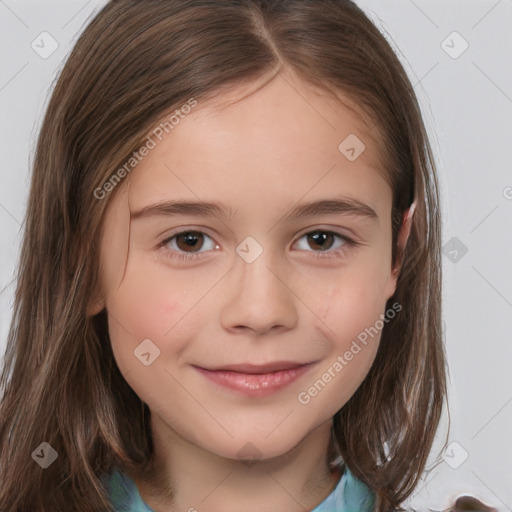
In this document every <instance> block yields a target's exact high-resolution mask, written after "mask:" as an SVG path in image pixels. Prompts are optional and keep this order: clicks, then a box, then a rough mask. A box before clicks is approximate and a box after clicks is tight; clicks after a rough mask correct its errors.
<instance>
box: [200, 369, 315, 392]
mask: <svg viewBox="0 0 512 512" xmlns="http://www.w3.org/2000/svg"><path fill="white" fill-rule="evenodd" d="M314 365H315V362H310V363H298V362H292V361H276V362H274V363H269V364H264V365H254V364H232V365H224V366H222V367H218V368H202V367H200V366H194V368H195V369H196V370H197V371H198V372H199V373H201V374H202V375H203V376H204V377H206V378H207V379H208V380H210V381H213V382H215V383H216V384H218V385H219V386H221V387H223V388H225V389H228V390H231V391H235V392H238V393H241V394H244V395H248V396H253V397H263V396H268V395H270V394H273V393H275V392H277V391H279V390H281V389H283V388H285V387H286V386H288V385H289V384H291V383H292V382H294V381H295V380H297V379H298V378H299V377H301V376H302V375H304V374H305V373H306V372H308V371H309V370H310V369H311V367H312V366H314Z"/></svg>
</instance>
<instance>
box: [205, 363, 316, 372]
mask: <svg viewBox="0 0 512 512" xmlns="http://www.w3.org/2000/svg"><path fill="white" fill-rule="evenodd" d="M307 364H310V363H297V362H295V361H275V362H273V363H267V364H261V365H257V364H250V363H242V364H228V365H223V366H220V367H218V368H203V369H205V370H209V371H211V372H216V371H231V372H239V373H248V374H262V373H272V372H278V371H283V370H291V369H292V368H299V367H301V366H305V365H307Z"/></svg>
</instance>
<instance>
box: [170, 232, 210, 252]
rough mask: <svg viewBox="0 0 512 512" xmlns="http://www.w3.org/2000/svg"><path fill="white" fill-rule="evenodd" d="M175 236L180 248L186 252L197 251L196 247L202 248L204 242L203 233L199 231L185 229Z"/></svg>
mask: <svg viewBox="0 0 512 512" xmlns="http://www.w3.org/2000/svg"><path fill="white" fill-rule="evenodd" d="M173 238H175V239H176V246H177V247H178V249H180V250H181V251H184V252H195V251H194V249H195V250H199V249H201V247H202V245H203V242H204V236H203V234H202V233H199V232H198V231H185V232H184V233H180V234H178V235H175V236H174V237H173Z"/></svg>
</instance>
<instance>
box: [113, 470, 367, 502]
mask: <svg viewBox="0 0 512 512" xmlns="http://www.w3.org/2000/svg"><path fill="white" fill-rule="evenodd" d="M106 488H107V492H108V495H109V499H110V502H111V503H112V505H113V507H114V508H113V511H114V512H155V511H154V510H153V509H152V508H151V507H149V506H148V505H147V504H146V503H145V502H144V501H143V500H142V498H141V496H140V494H139V491H138V489H137V486H136V484H135V482H134V481H133V480H132V479H131V478H129V477H128V476H127V475H125V474H123V473H121V472H120V471H119V470H117V469H114V470H113V471H112V473H111V474H110V477H109V478H108V479H107V480H106ZM373 503H374V494H373V492H372V491H371V490H370V489H369V488H368V487H367V486H366V485H365V484H363V483H362V482H361V481H359V480H358V479H357V478H356V477H355V476H354V475H353V474H352V473H351V472H350V471H349V470H348V468H346V469H345V471H344V473H343V475H342V477H341V478H340V480H339V482H338V484H337V485H336V487H335V488H334V490H333V491H332V493H331V494H329V496H327V498H325V500H324V501H322V503H320V504H319V505H318V506H317V507H315V508H314V509H313V510H312V511H311V512H371V511H372V509H373Z"/></svg>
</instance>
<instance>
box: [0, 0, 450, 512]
mask: <svg viewBox="0 0 512 512" xmlns="http://www.w3.org/2000/svg"><path fill="white" fill-rule="evenodd" d="M283 67H289V68H291V69H293V70H294V71H295V73H297V74H298V75H299V76H300V77H301V78H302V79H303V80H305V81H306V82H307V83H310V84H312V85H316V86H318V87H320V88H322V89H323V90H326V91H331V92H336V91H341V92H343V93H344V94H345V95H346V96H347V97H349V98H350V99H352V100H353V101H354V102H355V103H356V104H357V105H358V106H359V107H360V108H361V110H362V111H364V112H365V113H367V114H368V115H369V116H370V118H371V119H372V120H373V122H374V123H375V125H376V126H377V128H378V129H379V131H380V133H381V135H382V138H383V141H384V142H383V144H382V148H381V151H382V155H383V161H384V162H385V171H386V175H387V178H388V180H389V183H390V185H391V187H392V190H393V208H392V217H391V219H390V221H391V222H392V228H393V257H394V258H400V261H401V262H402V266H401V273H400V277H399V280H398V285H397V289H396V293H395V294H394V296H393V297H391V299H390V302H389V304H392V303H394V302H398V303H399V304H401V305H402V311H401V312H400V314H399V315H397V317H396V319H394V320H393V321H392V322H389V323H387V324H386V325H385V326H384V329H383V331H382V338H381V342H380V346H379V349H378V353H377V356H376V359H375V362H374V364H373V366H372V368H371V370H370V372H369V373H368V375H367V377H366V379H365V380H364V382H363V383H362V385H361V386H360V387H359V389H358V390H357V391H356V393H355V394H354V395H353V396H352V398H351V399H350V400H349V402H348V403H347V404H346V405H345V406H344V407H343V408H342V409H341V410H340V411H339V412H338V413H337V414H336V415H335V416H334V425H333V431H334V434H335V436H336V439H337V441H338V444H339V447H340V450H341V454H342V457H343V459H344V461H345V463H346V465H347V466H348V467H349V468H350V470H351V471H352V473H353V474H354V475H355V476H356V477H357V478H359V479H360V480H361V481H363V482H365V483H366V484H367V485H368V486H369V487H370V488H371V489H373V490H374V491H375V493H376V502H375V511H379V512H384V511H386V512H388V511H390V510H393V509H396V508H397V507H399V505H400V504H401V503H402V502H403V501H404V500H405V499H406V498H407V497H408V496H409V495H410V494H411V493H412V491H413V489H414V488H415V486H416V484H417V483H418V479H419V477H420V475H421V473H422V471H423V470H424V468H425V464H426V460H427V456H428V454H429V451H430V448H431V446H432V442H433V438H434V435H435V432H436V429H437V425H438V422H439V418H440V414H441V410H442V406H443V401H444V397H445V392H446V386H445V359H444V352H443V343H442V330H441V270H440V267H441V262H440V212H439V197H438V183H437V178H436V174H435V168H434V161H433V158H432V154H431V150H430V146H429V142H428V139H427V135H426V131H425V128H424V125H423V121H422V117H421V113H420V108H419V106H418V103H417V100H416V97H415V94H414V91H413V88H412V86H411V83H410V82H409V80H408V78H407V76H406V73H405V72H404V69H403V67H402V65H401V64H400V62H399V60H398V59H397V57H396V56H395V54H394V53H393V51H392V49H391V47H390V45H389V44H388V43H387V41H386V40H385V38H384V37H383V36H382V35H381V34H380V32H379V31H378V30H377V28H376V27H375V26H374V25H373V24H372V23H371V22H370V21H369V19H368V18H367V17H366V15H365V14H364V13H363V12H362V10H361V9H360V8H358V7H357V6H356V5H355V4H354V3H352V2H350V1H348V0H297V1H286V2H285V1H279V0H240V1H233V0H201V1H199V0H112V1H110V2H109V3H108V4H107V5H106V6H105V7H104V8H103V9H102V10H101V11H100V12H99V13H98V14H97V15H96V16H95V18H94V19H93V20H92V21H91V23H90V24H89V25H88V27H87V28H86V29H85V31H84V32H83V33H82V35H81V36H80V38H79V39H78V41H77V43H76V46H75V47H74V49H73V51H72V53H71V55H70V56H69V58H68V60H67V62H66V64H65V66H64V68H63V69H62V71H61V74H60V77H59V79H58V82H57V84H56V86H55V89H54V92H53V95H52V97H51V100H50V102H49V105H48V109H47V112H46V115H45V118H44V122H43V126H42V128H41V132H40V136H39V139H38V143H37V149H36V154H35V160H34V165H33V174H32V183H31V190H30V196H29V201H28V208H27V213H26V221H25V233H24V240H23V244H22V249H21V256H20V262H19V267H18V268H19V271H18V276H17V289H16V293H15V302H14V308H13V320H12V326H11V330H10V333H9V337H8V343H7V350H6V354H5V363H4V368H3V373H2V375H1V379H0V391H2V392H3V396H2V399H1V403H0V414H1V415H0V450H1V451H0V510H2V511H3V512H14V511H23V512H26V511H27V510H30V511H34V512H37V511H43V510H47V511H48V510H51V511H58V510H69V507H70V504H72V506H73V509H74V510H77V511H83V512H93V511H94V512H97V511H99V510H108V501H107V500H106V496H105V494H104V489H103V486H102V483H101V482H102V480H101V478H102V477H104V476H105V475H108V474H109V472H110V471H111V470H112V468H113V467H114V466H118V467H120V468H123V469H125V470H126V471H131V472H142V471H145V470H146V469H148V468H150V465H151V464H150V463H151V455H152V449H153V445H152V439H151V430H150V413H149V410H148V407H147V405H146V404H144V403H142V402H141V400H140V399H139V398H138V396H137V395H136V394H135V393H134V391H133V390H132V389H131V388H130V387H129V385H128V384H127V383H126V381H125V380H124V378H123V377H122V375H121V373H120V371H119V369H118V367H117V365H116V362H115V360H114V357H113V353H112V350H111V347H110V341H109V336H108V329H107V322H106V319H107V316H106V311H105V310H103V311H102V312H101V313H99V314H97V315H95V316H88V315H87V314H86V311H87V307H88V305H89V303H90V301H91V297H93V296H95V294H96V293H98V289H99V286H100V285H99V282H98V266H99V254H100V253H99V249H100V247H99V241H100V239H101V232H102V223H103V219H104V213H105V209H106V207H107V205H108V204H109V202H110V200H111V199H112V198H113V197H114V196H115V194H116V193H117V192H118V190H119V188H120V187H122V186H123V184H124V183H125V182H126V181H127V180H128V179H129V176H127V177H126V178H124V182H123V183H121V184H120V185H119V186H117V187H115V188H114V189H113V190H111V191H110V190H109V191H108V193H107V194H104V197H102V198H99V197H98V196H99V194H98V193H95V191H98V189H99V188H101V187H103V185H104V184H105V183H106V182H107V181H108V180H109V179H110V178H111V176H112V175H113V173H114V171H115V170H116V169H118V168H120V167H121V166H123V164H124V163H125V162H126V161H127V160H128V159H129V157H130V155H132V153H133V152H134V151H136V150H137V149H138V148H140V147H141V145H142V144H143V142H144V140H145V137H146V136H147V134H148V133H149V132H150V130H151V129H152V128H153V127H154V126H155V124H156V123H157V122H159V121H160V120H161V119H162V117H163V116H164V115H167V114H169V113H170V112H172V111H173V110H175V109H178V108H181V107H182V105H184V104H186V103H187V101H189V100H190V99H191V98H194V99H195V100H196V101H198V102H199V103H201V101H206V99H207V98H210V97H213V96H214V95H216V94H219V91H222V90H227V89H229V88H230V87H233V88H236V87H237V86H239V85H240V84H244V83H249V82H251V81H253V80H256V79H258V78H260V77H262V76H264V75H266V74H268V73H272V74H274V75H275V74H276V73H279V72H280V70H281V69H282V68H283ZM340 142H341V141H340ZM102 190H103V191H104V190H105V189H104V188H103V189H102ZM413 200H415V201H416V211H415V214H414V217H413V221H412V229H411V234H410V238H409V242H408V244H407V248H406V250H405V252H404V253H403V254H401V253H400V252H399V251H398V250H396V246H397V244H396V241H397V233H398V230H399V227H400V225H401V222H402V218H403V213H404V211H405V210H406V209H407V208H408V207H409V206H410V205H411V203H412V201H413ZM42 442H46V443H48V444H49V445H50V446H51V447H52V448H53V449H54V450H55V451H56V452H57V454H58V458H57V460H56V462H55V463H53V464H51V465H50V466H49V467H48V468H46V469H42V468H40V467H39V466H38V465H37V464H36V463H35V462H34V460H33V458H32V456H31V454H32V452H33V451H34V450H35V449H36V448H38V447H39V446H40V444H41V443H42Z"/></svg>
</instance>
